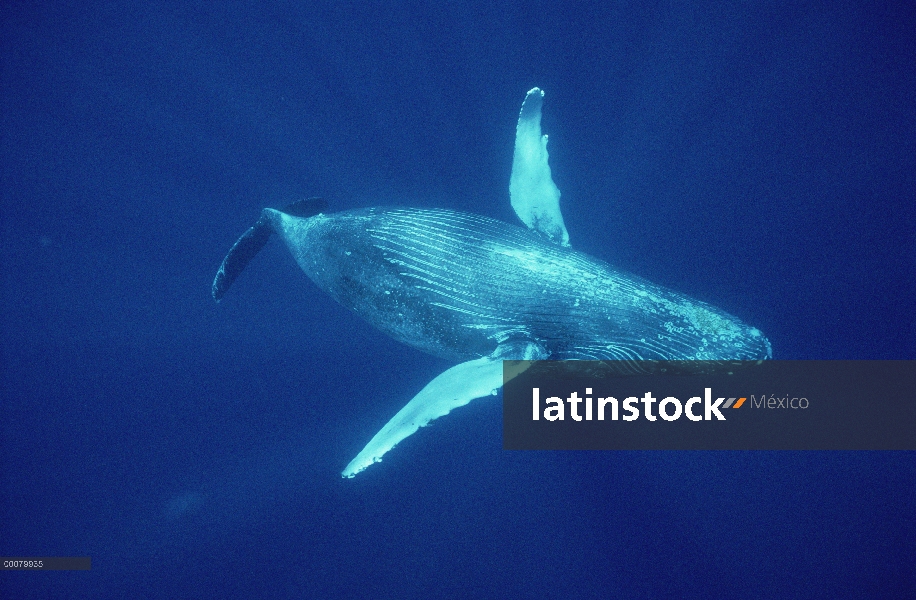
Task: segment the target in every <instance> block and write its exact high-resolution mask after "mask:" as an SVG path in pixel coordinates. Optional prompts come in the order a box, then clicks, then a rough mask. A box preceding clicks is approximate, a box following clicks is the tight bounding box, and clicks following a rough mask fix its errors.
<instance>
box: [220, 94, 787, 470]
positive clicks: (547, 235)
mask: <svg viewBox="0 0 916 600" xmlns="http://www.w3.org/2000/svg"><path fill="white" fill-rule="evenodd" d="M543 96H544V93H543V92H542V91H541V90H540V89H538V88H534V89H532V90H530V91H529V92H528V94H527V95H526V97H525V100H524V102H523V103H522V108H521V112H520V114H519V118H518V124H517V128H516V139H515V152H514V155H513V160H512V172H511V176H510V184H509V195H510V200H511V204H512V207H513V209H514V210H515V213H516V215H517V216H518V217H519V219H520V220H521V221H522V223H523V224H524V225H525V226H526V227H521V226H518V225H512V224H509V223H504V222H502V221H498V220H495V219H491V218H488V217H484V216H480V215H475V214H469V213H464V212H458V211H454V210H444V209H417V208H400V207H373V208H363V209H358V210H350V211H344V212H336V213H328V212H326V205H325V203H324V201H322V200H320V199H316V198H313V199H309V200H302V201H299V202H296V203H294V204H292V205H290V206H287V207H285V208H283V209H282V210H275V209H270V208H266V209H264V210H263V211H262V213H261V217H260V219H259V220H258V221H257V223H256V224H255V225H254V226H253V227H251V228H250V229H249V230H248V231H246V232H245V233H244V234H243V235H242V237H241V238H239V240H238V241H237V242H236V243H235V245H234V246H233V247H232V249H231V250H230V251H229V253H228V255H227V256H226V258H225V260H224V261H223V263H222V266H221V267H220V269H219V271H218V272H217V275H216V278H215V280H214V282H213V288H212V294H213V298H214V299H215V300H216V301H219V300H220V299H221V298H222V297H223V295H224V294H225V293H226V291H227V290H228V289H229V286H230V285H232V282H233V281H235V279H236V278H237V277H238V275H239V274H240V273H241V272H242V270H243V269H244V268H245V266H246V265H247V264H248V262H249V261H250V260H251V259H252V258H253V257H254V256H255V254H257V253H258V251H259V250H260V249H261V248H262V247H263V246H264V245H265V244H266V243H267V241H268V240H269V238H270V237H271V236H272V235H273V234H277V235H279V237H280V238H281V239H283V241H284V242H285V243H286V245H287V246H288V248H289V250H290V252H291V253H292V255H293V257H294V258H295V260H296V262H297V263H298V264H299V266H300V267H301V268H302V270H303V271H304V272H305V274H306V275H307V276H308V277H309V279H311V280H312V281H313V282H314V283H315V284H316V285H317V286H318V287H319V288H321V289H322V290H324V291H325V292H327V293H328V294H330V295H331V297H333V298H334V299H335V300H337V301H338V302H340V303H341V304H343V305H344V306H346V307H348V308H350V309H352V310H353V311H355V312H356V313H357V314H358V315H360V316H361V317H362V318H364V319H366V320H367V321H368V322H370V323H371V324H372V325H374V326H375V327H377V328H378V329H380V330H381V331H383V332H385V333H386V334H388V335H389V336H391V337H393V338H394V339H396V340H399V341H401V342H404V343H406V344H409V345H411V346H413V347H415V348H418V349H420V350H422V351H424V352H428V353H430V354H433V355H436V356H439V357H442V358H446V359H449V360H451V361H454V362H455V363H457V364H456V365H455V366H453V367H451V368H449V369H447V370H446V371H445V372H443V373H442V374H440V375H439V376H437V377H436V378H435V379H433V380H432V381H431V382H430V383H429V384H427V385H426V387H424V388H423V389H422V390H420V392H419V393H418V394H417V395H416V396H415V397H414V398H413V399H412V400H410V402H408V403H407V405H406V406H404V408H403V409H401V410H400V411H399V412H398V413H397V414H396V415H395V416H394V417H393V418H392V419H391V420H390V421H389V422H388V423H387V424H386V425H385V426H384V427H383V428H382V429H381V431H379V432H378V434H376V435H375V437H373V438H372V439H371V440H370V441H369V443H368V444H367V445H366V447H365V448H364V449H363V450H362V451H361V452H360V453H359V454H358V455H357V456H356V457H355V458H354V459H353V460H352V461H351V462H350V463H349V464H348V465H347V466H346V468H345V469H344V470H343V472H342V475H343V476H344V477H353V476H355V475H356V474H357V473H359V472H360V471H362V470H364V469H366V468H367V467H369V466H371V465H372V464H374V463H376V462H379V461H381V459H382V456H384V455H385V453H387V452H388V451H389V450H391V449H392V448H393V447H394V446H395V445H396V444H397V443H398V442H400V441H401V440H403V439H404V438H406V437H408V436H409V435H411V434H413V433H414V432H415V431H417V430H418V429H419V428H420V427H423V426H425V425H426V424H428V423H429V422H430V421H432V420H433V419H437V418H439V417H441V416H443V415H446V414H448V413H449V412H450V411H451V410H453V409H455V408H457V407H459V406H464V405H465V404H467V403H469V402H470V401H472V400H474V399H476V398H482V397H486V396H489V395H495V394H496V393H497V392H498V390H499V388H500V387H502V385H503V369H502V361H503V360H541V359H548V358H549V359H580V360H581V359H588V360H607V361H622V362H621V364H636V362H637V361H643V360H677V361H743V360H763V359H768V358H771V357H772V350H771V347H770V343H769V341H768V340H767V339H766V337H765V336H764V335H763V334H762V333H761V332H760V331H759V330H757V329H756V328H754V327H751V326H748V325H746V324H744V323H743V322H741V321H740V320H739V319H738V318H737V317H734V316H732V315H730V314H728V313H726V312H724V311H722V310H719V309H717V308H715V307H713V306H711V305H709V304H706V303H704V302H701V301H698V300H694V299H691V298H689V297H687V296H685V295H682V294H679V293H677V292H675V291H672V290H669V289H666V288H664V287H662V286H660V285H656V284H654V283H651V282H649V281H647V280H645V279H642V278H641V277H638V276H636V275H632V274H629V273H626V272H624V271H621V270H619V269H616V268H614V267H612V266H611V265H609V264H607V263H605V262H604V261H601V260H599V259H597V258H593V257H591V256H589V255H586V254H584V253H582V252H578V251H576V250H573V249H572V248H571V247H570V245H569V233H568V232H567V230H566V226H565V224H564V222H563V216H562V214H561V211H560V191H559V190H558V189H557V186H556V185H555V184H554V182H553V177H552V175H551V171H550V167H549V165H548V153H547V136H546V135H542V132H541V108H542V103H543Z"/></svg>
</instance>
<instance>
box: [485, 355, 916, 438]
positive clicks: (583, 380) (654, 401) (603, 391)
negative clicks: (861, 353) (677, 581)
mask: <svg viewBox="0 0 916 600" xmlns="http://www.w3.org/2000/svg"><path fill="white" fill-rule="evenodd" d="M503 371H504V381H505V385H504V388H503V448H505V449H507V450H916V361H845V360H844V361H815V360H809V361H785V360H774V361H762V362H745V363H742V362H729V363H722V362H715V363H714V362H699V361H675V362H667V361H639V362H628V361H506V362H505V363H504V365H503Z"/></svg>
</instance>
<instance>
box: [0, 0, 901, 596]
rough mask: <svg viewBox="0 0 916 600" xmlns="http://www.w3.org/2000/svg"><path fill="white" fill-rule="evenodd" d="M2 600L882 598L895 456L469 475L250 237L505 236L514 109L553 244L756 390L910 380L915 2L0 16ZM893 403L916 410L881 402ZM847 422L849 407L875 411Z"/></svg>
mask: <svg viewBox="0 0 916 600" xmlns="http://www.w3.org/2000/svg"><path fill="white" fill-rule="evenodd" d="M0 19H2V28H0V60H2V89H0V100H2V105H0V127H2V129H0V135H2V140H0V161H2V162H0V169H2V170H0V194H2V196H0V200H2V205H0V208H2V213H0V219H2V248H0V261H2V263H0V270H2V311H0V312H2V337H0V339H2V356H0V359H2V391H0V393H2V407H0V411H2V412H0V414H2V416H0V419H2V420H0V435H2V437H0V442H2V446H0V469H2V471H0V554H2V555H6V556H11V555H18V556H42V555H44V556H91V557H92V570H91V571H89V572H45V573H25V572H4V573H0V597H2V598H17V599H18V598H64V597H68V598H77V597H80V598H127V597H133V598H139V597H143V598H206V597H211V598H301V597H305V598H359V597H366V598H370V597H371V598H431V597H451V598H467V597H499V598H580V597H581V598H591V597H620V598H637V597H639V598H669V597H670V598H712V597H721V598H738V597H743V598H754V597H757V598H777V597H779V598H784V597H791V598H905V597H911V598H912V597H916V569H914V567H913V565H916V453H912V452H909V453H905V452H896V453H894V452H861V453H852V452H805V453H801V452H799V453H792V452H578V453H577V452H505V451H503V450H502V449H501V427H502V425H501V419H502V408H501V404H500V402H499V401H498V399H495V398H494V399H490V400H482V401H477V402H474V403H471V404H470V405H468V406H467V407H465V408H462V409H460V410H457V411H455V412H454V413H453V414H451V415H450V416H449V417H448V418H444V419H441V420H439V421H436V422H435V423H434V424H433V425H432V426H431V427H429V428H427V429H424V430H421V431H420V432H418V433H417V434H415V435H414V436H412V437H410V438H408V439H407V440H405V441H404V442H403V443H401V444H400V445H399V446H398V448H397V449H396V450H395V451H393V452H392V453H391V454H389V455H388V456H386V460H385V461H384V462H383V463H382V464H380V465H377V466H375V467H373V468H371V469H369V470H368V471H366V472H365V473H363V474H361V475H360V476H358V477H357V478H355V479H352V480H345V479H341V477H340V475H339V473H340V471H341V469H342V468H343V467H344V466H345V465H346V464H347V463H348V462H349V460H350V459H351V458H353V456H355V454H356V453H357V452H358V451H359V450H360V449H361V448H362V447H363V445H364V444H365V443H366V442H367V441H368V440H369V439H370V438H371V437H372V435H374V434H375V432H376V431H377V430H378V429H379V428H380V427H381V426H382V425H383V424H384V423H385V422H386V421H387V420H388V419H389V418H390V416H392V415H393V414H394V413H395V412H396V411H397V410H398V409H399V408H400V407H401V406H402V405H403V404H404V403H406V401H407V400H408V399H409V398H410V397H412V396H413V394H415V393H416V392H417V391H418V390H419V389H420V388H421V387H422V386H423V385H425V384H426V382H428V381H429V380H430V379H432V378H433V377H434V376H435V375H437V374H438V373H440V372H441V371H443V370H444V369H445V368H447V367H448V366H449V364H448V363H446V362H443V361H441V360H438V359H435V358H431V357H429V356H426V355H424V354H421V353H420V352H418V351H416V350H413V349H411V348H407V347H404V346H402V345H399V344H398V343H397V342H394V341H393V340H390V339H388V338H386V337H385V336H383V335H382V334H381V333H378V332H377V331H375V330H374V329H372V328H371V327H370V326H369V325H367V324H366V323H364V322H363V321H362V320H360V319H359V318H358V317H357V316H356V315H354V314H352V313H350V312H348V311H347V310H346V309H344V308H342V307H340V306H338V305H337V304H335V303H334V302H333V301H332V300H331V299H330V298H329V297H328V296H327V295H325V294H324V293H323V292H321V291H320V290H318V289H317V288H316V287H315V286H314V285H313V284H312V283H311V282H310V281H309V280H308V279H307V278H306V277H305V276H304V275H303V274H302V273H301V271H299V269H298V267H297V266H296V265H295V263H294V261H293V260H292V258H291V257H290V256H289V253H288V252H287V250H286V249H285V248H284V247H283V246H282V244H280V243H278V242H277V241H276V240H275V241H274V242H273V243H271V244H269V245H268V247H267V248H265V250H264V251H263V252H262V253H261V254H260V255H259V256H258V257H257V258H256V259H255V260H254V262H253V263H252V264H251V265H250V267H249V268H248V270H247V271H246V272H245V273H244V274H243V276H242V277H241V278H240V279H239V280H238V281H237V282H236V284H235V286H234V287H233V289H232V290H231V291H230V292H229V294H227V296H226V298H225V299H224V300H223V301H222V302H221V303H220V304H216V303H214V302H213V300H212V299H211V298H210V284H211V281H212V279H213V276H214V274H215V272H216V269H217V267H218V266H219V264H220V261H222V259H223V257H224V255H225V253H226V251H227V250H228V249H229V247H230V246H231V245H232V243H233V242H234V241H235V240H236V238H237V237H238V236H239V235H240V234H241V233H242V232H243V231H244V230H245V229H246V228H247V227H249V226H250V225H251V224H252V223H253V222H254V221H255V219H256V218H257V215H258V212H259V211H260V209H261V208H262V207H264V206H283V205H285V204H287V203H289V202H291V201H293V200H297V199H300V198H303V197H308V196H322V197H324V198H326V199H327V200H328V202H329V204H330V205H331V207H332V209H333V210H342V209H349V208H357V207H364V206H373V205H386V204H402V205H408V206H415V207H449V208H455V209H460V210H465V211H470V212H476V213H480V214H484V215H488V216H492V217H495V218H499V219H503V220H506V221H509V222H515V216H514V214H513V213H512V211H511V208H510V206H509V200H508V179H509V171H510V167H511V161H512V148H513V140H514V133H515V122H516V119H517V116H518V110H519V107H520V105H521V102H522V100H523V98H524V96H525V92H526V91H527V90H528V89H530V88H532V87H534V86H540V87H541V88H543V89H544V90H545V91H546V97H545V106H544V111H545V112H544V130H545V132H546V133H548V134H549V135H550V145H549V150H550V160H551V166H552V168H553V173H554V178H555V180H556V182H557V185H558V186H559V188H560V189H561V190H562V192H563V199H562V203H563V207H564V213H565V218H566V224H567V226H568V228H569V232H570V235H571V240H572V243H573V246H574V247H576V248H577V249H579V250H583V251H585V252H588V253H590V254H592V255H594V256H597V257H600V258H603V259H605V260H607V261H609V262H611V263H612V264H614V265H617V266H619V267H622V268H625V269H627V270H629V271H632V272H635V273H637V274H639V275H642V276H644V277H647V278H649V279H651V280H653V281H655V282H657V283H661V284H663V285H666V286H669V287H671V288H674V289H677V290H679V291H682V292H684V293H687V294H689V295H691V296H693V297H696V298H699V299H702V300H705V301H708V302H711V303H712V304H714V305H716V306H719V307H721V308H723V309H725V310H727V311H729V312H731V313H733V314H735V315H737V316H739V317H740V318H742V319H743V320H745V321H747V322H749V323H751V324H753V325H755V326H757V327H759V328H760V329H761V330H763V331H764V333H765V334H766V335H767V336H768V337H769V339H770V341H771V342H772V344H773V348H774V355H775V357H776V358H782V359H815V358H816V359H841V358H842V359H916V317H914V314H916V311H914V309H916V235H914V231H916V219H914V217H916V34H914V32H916V10H914V8H913V6H912V5H911V4H910V5H909V6H907V3H887V4H883V3H866V2H861V3H855V2H824V3H811V2H798V1H786V2H769V1H763V2H727V3H721V2H716V3H706V4H687V3H668V2H593V3H589V2H580V3H575V4H573V3H568V4H567V3H561V2H527V3H503V2H492V1H488V2H478V3H473V2H435V3H433V2H429V3H426V2H399V3H356V2H284V1H273V0H268V1H265V2H234V1H227V2H198V1H190V2H188V1H181V2H156V1H153V2H128V1H126V0H112V1H110V2H89V3H85V2H70V3H67V2H22V1H15V2H3V4H2V8H0ZM914 401H916V392H914ZM875 403H876V405H880V398H876V399H875Z"/></svg>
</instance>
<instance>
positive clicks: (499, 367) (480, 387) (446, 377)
mask: <svg viewBox="0 0 916 600" xmlns="http://www.w3.org/2000/svg"><path fill="white" fill-rule="evenodd" d="M545 355H546V353H545V352H544V351H543V349H542V348H541V347H540V346H539V345H537V344H534V343H529V344H524V345H521V346H511V347H510V346H500V348H498V349H497V351H496V352H494V353H493V355H492V356H487V357H484V358H478V359H476V360H470V361H468V362H464V363H461V364H460V365H455V366H454V367H452V368H450V369H448V370H447V371H445V372H444V373H442V374H441V375H439V376H438V377H436V378H435V379H433V380H432V381H430V382H429V383H428V384H426V387H424V388H423V389H422V390H420V393H419V394H417V395H416V396H414V398H413V400H411V401H410V402H408V403H407V405H406V406H405V407H404V408H402V409H401V410H400V411H399V412H398V414H396V415H395V416H394V417H393V418H392V419H391V420H390V421H388V423H387V424H385V426H384V427H382V430H381V431H379V432H378V433H377V434H375V437H373V438H372V439H371V440H370V441H369V443H368V444H366V447H365V448H363V450H362V452H360V453H359V454H358V455H357V456H356V458H354V459H353V460H351V461H350V464H348V465H347V468H346V469H344V470H343V472H342V473H341V475H343V476H344V477H353V476H355V475H356V474H357V473H359V472H360V471H362V470H364V469H365V468H366V467H369V466H371V465H373V464H375V463H377V462H380V461H381V460H382V456H384V455H385V453H386V452H388V451H389V450H391V449H392V448H394V447H395V445H397V443H398V442H400V441H401V440H403V439H404V438H406V437H408V436H409V435H411V434H413V433H414V432H415V431H417V429H419V428H420V427H424V426H425V425H427V424H428V423H429V422H430V421H432V420H433V419H438V418H439V417H442V416H445V415H447V414H448V413H449V412H451V411H452V409H455V408H458V407H459V406H464V405H465V404H467V403H469V402H470V401H471V400H474V399H476V398H483V397H485V396H490V395H495V394H496V392H497V390H499V388H501V387H502V385H503V360H537V359H539V358H544V357H545ZM520 372H521V370H517V371H515V372H512V373H511V376H510V378H511V377H514V376H515V375H518V374H519V373H520Z"/></svg>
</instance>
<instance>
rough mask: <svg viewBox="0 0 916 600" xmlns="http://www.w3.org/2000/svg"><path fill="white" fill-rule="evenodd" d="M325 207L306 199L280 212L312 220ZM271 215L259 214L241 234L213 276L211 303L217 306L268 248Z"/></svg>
mask: <svg viewBox="0 0 916 600" xmlns="http://www.w3.org/2000/svg"><path fill="white" fill-rule="evenodd" d="M327 208H328V203H327V202H325V201H324V199H322V198H308V199H307V200H299V201H297V202H293V203H292V204H290V205H289V206H286V207H284V208H282V209H280V212H282V213H286V214H288V215H290V216H293V217H312V216H315V215H317V214H319V213H323V212H325V211H326V210H327ZM272 214H275V213H272V212H269V211H267V210H266V209H265V210H264V211H262V212H261V217H260V218H259V219H258V222H257V223H255V224H254V225H253V226H252V227H251V228H250V229H249V230H248V231H246V232H245V233H243V234H242V237H240V238H239V239H238V241H237V242H235V244H233V246H232V248H230V249H229V253H228V254H226V258H224V259H223V264H222V265H220V267H219V271H217V272H216V278H214V279H213V290H212V293H213V299H214V300H216V301H217V302H219V301H220V299H221V298H222V297H223V295H224V294H225V293H226V290H228V289H229V288H230V287H231V286H232V283H233V282H234V281H235V280H236V278H237V277H238V276H239V274H240V273H241V272H242V271H244V270H245V267H247V266H248V263H250V262H251V259H252V258H254V257H255V255H256V254H257V253H258V252H260V251H261V248H263V247H264V245H265V244H267V240H269V239H270V236H271V235H272V234H273V233H274V227H273V218H272V216H271V215H272Z"/></svg>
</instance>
